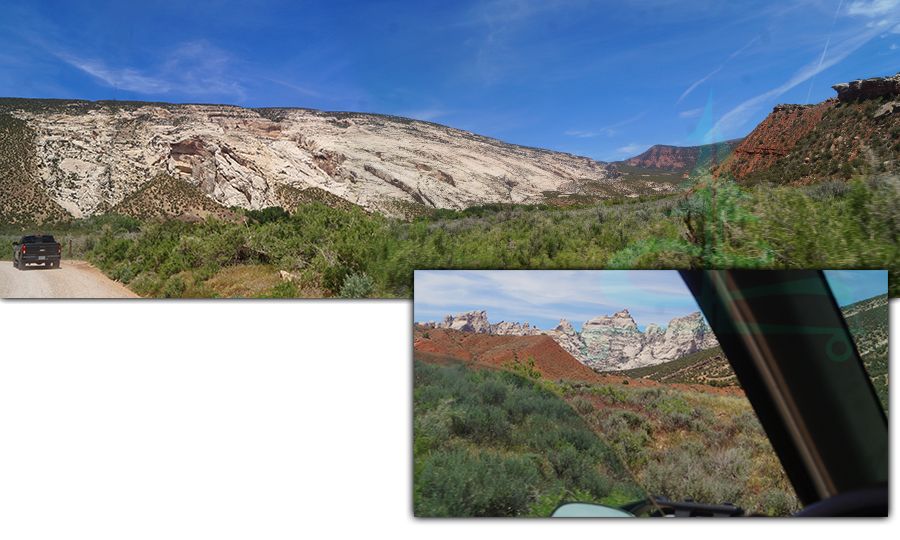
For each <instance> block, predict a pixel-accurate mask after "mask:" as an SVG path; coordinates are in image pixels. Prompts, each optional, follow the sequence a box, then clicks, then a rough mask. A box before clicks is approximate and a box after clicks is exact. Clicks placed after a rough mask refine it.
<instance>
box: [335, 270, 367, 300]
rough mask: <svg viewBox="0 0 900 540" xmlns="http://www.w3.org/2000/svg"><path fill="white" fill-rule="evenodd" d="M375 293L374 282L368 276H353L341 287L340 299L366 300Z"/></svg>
mask: <svg viewBox="0 0 900 540" xmlns="http://www.w3.org/2000/svg"><path fill="white" fill-rule="evenodd" d="M373 292H375V280H374V279H372V278H371V277H370V276H369V275H367V274H365V273H363V274H353V275H351V276H350V277H348V278H347V279H345V280H344V284H343V285H341V292H340V295H339V296H340V297H341V298H368V297H369V296H371V295H372V293H373Z"/></svg>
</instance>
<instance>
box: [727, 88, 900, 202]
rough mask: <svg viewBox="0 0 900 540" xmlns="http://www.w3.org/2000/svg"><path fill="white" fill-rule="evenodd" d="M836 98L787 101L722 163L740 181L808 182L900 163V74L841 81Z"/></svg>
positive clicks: (871, 170)
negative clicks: (812, 100)
mask: <svg viewBox="0 0 900 540" xmlns="http://www.w3.org/2000/svg"><path fill="white" fill-rule="evenodd" d="M832 88H833V89H834V90H835V91H836V92H837V94H838V95H837V97H833V98H829V99H827V100H825V101H823V102H822V103H817V104H813V105H796V104H793V105H791V104H784V105H777V106H775V107H774V108H773V110H772V112H771V113H770V114H769V116H768V117H767V118H766V119H765V120H763V121H762V122H761V123H760V124H759V125H758V126H757V127H756V128H755V129H754V130H753V132H751V133H750V134H749V135H748V136H747V137H746V138H745V139H744V141H743V142H742V143H741V144H740V145H739V146H738V147H736V148H735V149H734V151H733V152H732V153H731V155H729V156H728V157H727V158H726V159H725V160H723V163H722V166H721V168H720V169H719V170H718V171H716V172H714V174H715V175H718V176H721V175H722V174H723V173H728V174H730V175H731V176H733V177H734V178H735V179H737V180H738V181H739V182H741V181H744V182H748V183H758V182H773V183H776V184H782V183H788V184H794V185H805V184H811V183H815V182H819V181H822V180H827V179H835V180H848V179H850V178H852V177H853V176H854V175H859V174H868V173H871V172H884V171H890V170H895V169H896V168H897V164H898V162H900V160H898V157H900V114H898V113H900V73H898V74H897V75H895V76H893V77H885V78H873V79H865V80H856V81H851V82H849V83H842V84H836V85H834V86H832Z"/></svg>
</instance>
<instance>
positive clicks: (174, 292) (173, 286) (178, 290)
mask: <svg viewBox="0 0 900 540" xmlns="http://www.w3.org/2000/svg"><path fill="white" fill-rule="evenodd" d="M185 289H187V283H185V282H184V280H183V279H181V276H172V277H170V278H169V280H168V281H166V284H165V286H164V287H163V289H162V292H161V293H160V296H162V297H163V298H181V295H182V294H184V291H185Z"/></svg>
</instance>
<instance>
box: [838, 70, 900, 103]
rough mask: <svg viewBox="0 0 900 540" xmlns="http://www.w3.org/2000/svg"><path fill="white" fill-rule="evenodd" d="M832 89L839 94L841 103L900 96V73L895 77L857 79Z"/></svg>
mask: <svg viewBox="0 0 900 540" xmlns="http://www.w3.org/2000/svg"><path fill="white" fill-rule="evenodd" d="M831 88H833V89H834V91H835V92H837V94H838V97H837V98H838V100H839V101H853V100H858V99H871V98H875V97H880V96H887V95H890V94H900V73H898V74H896V75H894V76H893V77H874V78H872V79H857V80H855V81H850V82H848V83H840V84H836V85H834V86H832V87H831Z"/></svg>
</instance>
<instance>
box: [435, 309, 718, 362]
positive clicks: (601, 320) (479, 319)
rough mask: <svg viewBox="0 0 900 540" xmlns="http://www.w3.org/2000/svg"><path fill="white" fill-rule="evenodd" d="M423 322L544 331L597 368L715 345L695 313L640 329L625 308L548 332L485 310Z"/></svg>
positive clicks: (485, 330) (491, 330)
mask: <svg viewBox="0 0 900 540" xmlns="http://www.w3.org/2000/svg"><path fill="white" fill-rule="evenodd" d="M425 326H428V327H431V328H450V329H454V330H463V331H469V332H476V333H481V334H500V335H516V336H534V335H541V334H545V335H547V336H550V337H551V338H553V340H554V341H556V342H557V343H558V344H559V345H560V347H562V348H563V349H564V350H565V351H566V352H568V353H569V354H571V355H572V356H573V357H574V358H575V359H576V360H578V361H579V362H581V363H582V364H585V365H587V366H590V367H591V368H595V369H599V370H601V371H615V370H625V369H633V368H638V367H644V366H652V365H656V364H661V363H663V362H668V361H670V360H675V359H676V358H681V357H682V356H687V355H689V354H692V353H695V352H697V351H702V350H706V349H709V348H712V347H715V346H717V345H718V344H719V343H718V341H717V340H716V338H715V335H714V334H713V333H712V330H711V329H710V328H709V326H708V325H707V324H706V321H704V319H703V316H702V315H701V314H700V312H699V311H697V312H694V313H692V314H690V315H686V316H684V317H677V318H675V319H672V320H671V321H669V324H668V326H667V327H666V328H665V329H663V328H661V327H660V326H658V325H656V324H652V323H651V324H649V325H647V328H646V330H644V331H643V332H642V331H641V330H640V328H638V325H637V323H635V322H634V319H633V318H632V317H631V314H630V313H628V310H627V309H623V310H622V311H618V312H616V313H613V314H612V315H601V316H599V317H595V318H593V319H591V320H589V321H585V323H584V324H583V325H582V326H581V332H577V331H576V330H575V328H574V327H573V326H572V324H571V323H570V322H569V321H567V320H565V319H562V320H560V322H559V325H557V326H556V328H554V329H552V330H541V329H539V328H537V327H534V326H531V325H530V324H529V323H527V322H526V323H523V324H519V323H511V322H505V321H504V322H499V323H495V324H491V323H490V322H489V321H488V319H487V314H486V313H485V311H484V310H478V311H469V312H466V313H460V314H459V315H457V316H455V317H454V316H452V315H447V316H446V317H444V319H443V321H441V322H440V323H435V322H434V321H429V322H428V323H425Z"/></svg>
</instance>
